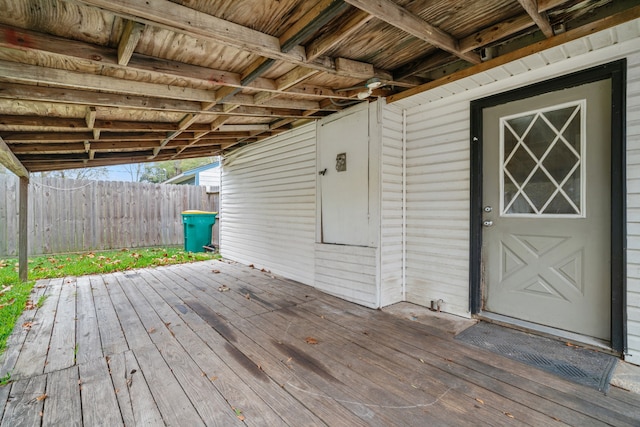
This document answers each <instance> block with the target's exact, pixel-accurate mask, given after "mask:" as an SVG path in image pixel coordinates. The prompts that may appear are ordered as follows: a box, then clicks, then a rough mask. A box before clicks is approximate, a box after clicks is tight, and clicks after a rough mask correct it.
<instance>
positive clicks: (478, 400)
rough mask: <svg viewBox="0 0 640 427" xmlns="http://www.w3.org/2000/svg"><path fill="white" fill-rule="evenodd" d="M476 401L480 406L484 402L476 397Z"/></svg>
mask: <svg viewBox="0 0 640 427" xmlns="http://www.w3.org/2000/svg"><path fill="white" fill-rule="evenodd" d="M476 401H477V402H480V403H482V404H483V405H484V401H483V400H482V399H478V398H477V397H476Z"/></svg>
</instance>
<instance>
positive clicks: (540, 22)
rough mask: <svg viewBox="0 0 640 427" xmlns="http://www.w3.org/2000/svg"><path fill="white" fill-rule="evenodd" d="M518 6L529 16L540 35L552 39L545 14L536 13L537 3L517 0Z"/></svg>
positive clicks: (551, 32)
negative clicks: (538, 29) (540, 32)
mask: <svg viewBox="0 0 640 427" xmlns="http://www.w3.org/2000/svg"><path fill="white" fill-rule="evenodd" d="M518 3H520V6H522V8H523V9H524V10H525V11H526V12H527V13H528V14H529V16H530V17H531V19H533V22H535V23H536V25H537V26H538V28H540V31H542V34H544V35H545V36H546V37H553V35H554V34H553V28H551V23H550V22H549V18H548V17H547V15H546V13H544V12H543V13H540V12H539V11H538V2H537V1H536V0H518Z"/></svg>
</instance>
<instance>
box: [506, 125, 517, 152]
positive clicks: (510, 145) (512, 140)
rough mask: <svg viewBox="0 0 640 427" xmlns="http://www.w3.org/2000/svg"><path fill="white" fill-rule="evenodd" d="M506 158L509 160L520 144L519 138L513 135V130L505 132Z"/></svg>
mask: <svg viewBox="0 0 640 427" xmlns="http://www.w3.org/2000/svg"><path fill="white" fill-rule="evenodd" d="M503 136H504V157H505V158H507V157H509V156H510V155H511V153H512V152H513V149H514V148H516V145H517V144H518V141H519V139H518V137H517V136H516V135H514V134H513V132H512V131H511V129H508V128H507V129H505V130H504V135H503Z"/></svg>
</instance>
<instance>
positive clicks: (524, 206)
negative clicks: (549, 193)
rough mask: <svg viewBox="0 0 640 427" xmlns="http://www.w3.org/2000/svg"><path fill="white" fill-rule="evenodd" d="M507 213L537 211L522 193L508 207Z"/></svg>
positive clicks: (530, 212)
mask: <svg viewBox="0 0 640 427" xmlns="http://www.w3.org/2000/svg"><path fill="white" fill-rule="evenodd" d="M506 213H510V214H532V213H535V211H534V210H533V207H532V206H531V204H529V202H528V201H527V199H525V198H524V197H523V196H522V194H520V195H519V196H518V197H517V198H516V200H515V201H514V202H513V204H512V205H511V206H510V207H509V208H508V209H507V212H506Z"/></svg>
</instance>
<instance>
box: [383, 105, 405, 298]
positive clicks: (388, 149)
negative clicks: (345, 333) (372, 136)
mask: <svg viewBox="0 0 640 427" xmlns="http://www.w3.org/2000/svg"><path fill="white" fill-rule="evenodd" d="M402 134H403V118H402V110H400V109H398V108H395V107H392V106H384V109H383V110H382V156H381V159H382V168H381V174H382V176H381V183H382V193H381V196H382V197H381V203H382V208H381V218H380V221H381V235H380V288H381V289H380V293H381V295H380V306H381V307H384V306H387V305H390V304H394V303H396V302H400V301H402V300H403V292H402V291H403V289H402V179H403V178H402V161H403V158H402Z"/></svg>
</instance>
